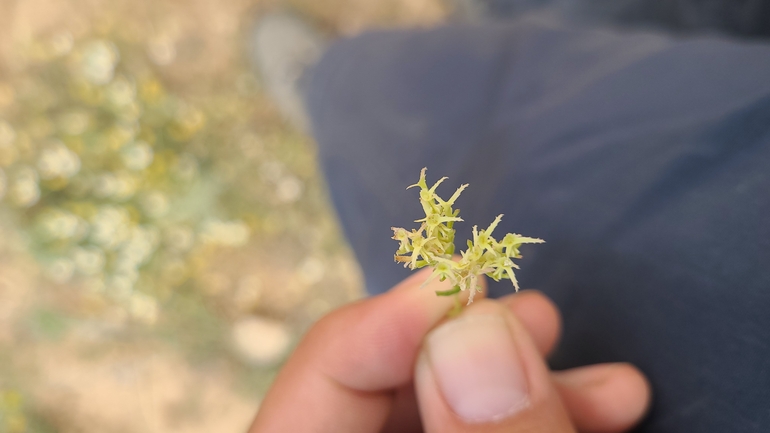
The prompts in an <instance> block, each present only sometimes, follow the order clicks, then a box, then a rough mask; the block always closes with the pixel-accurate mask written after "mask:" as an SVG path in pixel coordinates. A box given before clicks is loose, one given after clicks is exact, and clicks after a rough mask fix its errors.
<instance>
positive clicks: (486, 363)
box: [415, 301, 575, 433]
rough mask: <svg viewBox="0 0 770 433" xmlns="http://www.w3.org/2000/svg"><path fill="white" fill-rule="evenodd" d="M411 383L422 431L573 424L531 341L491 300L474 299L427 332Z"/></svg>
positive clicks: (488, 431)
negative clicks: (471, 303)
mask: <svg viewBox="0 0 770 433" xmlns="http://www.w3.org/2000/svg"><path fill="white" fill-rule="evenodd" d="M415 386H416V389H417V399H418V402H419V406H420V413H421V415H422V420H423V426H424V428H425V431H426V432H429V433H430V432H442V433H444V432H446V433H454V432H485V433H496V432H511V431H526V432H530V433H537V432H549V433H572V432H574V431H575V430H574V428H573V426H572V423H571V421H570V418H569V416H568V414H567V411H566V409H565V408H564V406H563V405H562V403H561V400H560V398H559V395H558V393H557V392H556V390H555V388H554V386H553V383H552V382H551V377H550V373H549V371H548V368H547V366H546V364H545V362H544V361H543V357H542V356H541V355H540V353H539V352H538V348H537V347H536V346H535V344H534V342H533V341H532V340H531V338H530V337H529V335H528V334H527V331H526V329H525V328H524V326H523V325H522V324H521V323H520V322H519V321H518V320H517V319H516V318H515V317H514V316H513V314H511V312H510V311H509V310H508V308H506V307H505V306H504V305H503V304H501V303H499V302H493V301H480V302H477V303H475V304H474V305H472V306H471V307H469V308H468V309H466V311H465V312H463V313H462V314H461V315H460V316H458V317H457V318H456V319H453V320H450V321H448V322H446V323H444V324H442V325H441V326H439V327H437V328H436V329H435V330H433V331H431V333H430V334H428V336H427V337H426V339H425V343H424V346H423V350H422V351H421V353H420V357H419V359H418V361H417V366H416V369H415Z"/></svg>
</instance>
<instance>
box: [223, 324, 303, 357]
mask: <svg viewBox="0 0 770 433" xmlns="http://www.w3.org/2000/svg"><path fill="white" fill-rule="evenodd" d="M232 340H233V344H234V346H235V349H236V352H237V353H238V354H239V355H240V356H241V358H242V359H243V360H244V361H246V362H248V363H249V364H254V365H260V366H268V365H275V364H277V363H279V362H280V361H281V360H282V359H283V358H284V357H285V356H286V354H287V352H288V351H289V348H290V346H291V340H292V337H291V332H290V331H289V329H288V327H287V326H286V325H285V324H283V323H282V322H279V321H277V320H271V319H267V318H263V317H248V318H245V319H241V320H239V321H238V322H236V323H235V324H234V325H233V328H232Z"/></svg>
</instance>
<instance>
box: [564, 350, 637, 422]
mask: <svg viewBox="0 0 770 433" xmlns="http://www.w3.org/2000/svg"><path fill="white" fill-rule="evenodd" d="M553 378H554V382H555V383H556V386H557V389H558V390H559V394H560V395H561V397H562V400H563V402H564V404H565V406H566V407H567V409H568V411H569V412H570V415H571V416H572V418H573V420H574V422H575V424H576V425H577V427H578V429H579V430H580V431H585V432H593V433H599V432H602V433H610V432H622V431H626V430H628V429H629V428H631V427H632V426H634V425H635V424H637V423H638V422H639V421H641V419H642V418H643V417H644V415H645V414H646V413H647V411H648V409H649V406H650V402H651V396H652V391H651V386H650V383H649V381H648V380H647V378H645V377H644V375H643V374H642V373H641V371H639V369H637V368H636V367H634V366H633V365H631V364H628V363H615V364H600V365H591V366H587V367H578V368H574V369H571V370H565V371H560V372H555V373H553Z"/></svg>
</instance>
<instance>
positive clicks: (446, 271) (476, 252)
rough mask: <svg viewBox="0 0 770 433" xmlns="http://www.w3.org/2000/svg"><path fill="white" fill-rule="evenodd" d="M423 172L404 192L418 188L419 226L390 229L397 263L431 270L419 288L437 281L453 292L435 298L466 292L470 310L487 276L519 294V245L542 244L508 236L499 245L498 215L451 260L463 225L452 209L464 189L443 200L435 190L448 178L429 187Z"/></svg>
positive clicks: (474, 234)
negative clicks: (422, 214)
mask: <svg viewBox="0 0 770 433" xmlns="http://www.w3.org/2000/svg"><path fill="white" fill-rule="evenodd" d="M426 171H427V169H425V168H423V169H422V171H421V172H420V179H419V180H418V181H417V183H415V184H414V185H410V186H409V187H407V189H409V188H414V187H417V188H420V205H421V206H422V209H423V211H424V212H425V217H424V218H420V219H418V220H415V222H417V223H420V227H419V228H418V229H412V230H411V231H408V230H406V229H403V228H400V227H393V239H394V240H396V241H398V242H399V247H398V250H396V254H395V256H394V258H395V261H396V262H399V263H403V264H404V266H405V267H407V268H409V269H412V270H414V269H419V268H422V267H425V266H431V267H432V268H433V273H431V275H430V277H428V279H427V280H426V281H425V283H423V286H425V285H426V284H428V283H429V282H430V281H433V280H434V279H436V278H438V279H439V280H440V281H446V280H449V281H450V282H451V283H452V289H450V290H447V291H437V292H436V294H437V295H439V296H449V295H458V294H459V293H460V292H461V291H466V290H468V291H469V298H468V305H470V304H471V303H472V302H473V297H474V294H475V293H476V292H477V291H480V287H479V285H478V279H479V277H480V276H481V275H487V276H489V277H490V278H492V279H493V280H495V281H500V280H502V279H509V280H511V283H512V284H513V287H514V289H515V290H516V291H518V290H519V283H518V280H517V279H516V275H515V274H514V272H513V270H514V269H519V266H518V265H516V263H514V262H513V260H512V259H519V258H521V257H522V256H521V253H520V252H519V248H520V247H521V245H523V244H539V243H543V242H545V241H543V240H542V239H538V238H530V237H526V236H521V235H518V234H514V233H508V234H506V235H505V236H504V237H503V238H502V241H497V240H496V239H495V238H494V237H493V236H492V233H493V232H494V231H495V229H496V228H497V226H498V225H499V224H500V221H501V220H502V218H503V216H502V215H498V216H497V217H496V218H495V219H494V221H492V223H491V224H489V226H488V227H487V228H486V229H482V230H479V229H478V227H477V226H473V232H472V239H471V240H469V241H468V242H467V245H468V248H467V249H466V250H465V251H460V258H459V260H454V259H453V258H452V256H453V254H454V251H455V245H454V238H455V230H454V223H455V222H458V221H462V218H460V216H459V215H460V210H459V209H454V208H453V206H454V204H455V202H456V201H457V199H458V198H459V197H460V194H461V193H462V192H463V191H464V190H465V189H466V188H467V187H468V184H464V185H461V186H460V187H459V188H457V190H456V191H455V193H454V194H453V195H452V196H451V197H450V198H449V200H444V199H442V198H441V197H439V196H438V195H437V194H436V189H437V187H438V186H439V185H440V184H441V183H442V182H444V181H445V180H446V179H447V178H446V177H443V178H441V179H439V180H438V182H436V183H435V184H433V186H431V187H428V182H427V180H426V177H425V173H426ZM458 305H459V304H458Z"/></svg>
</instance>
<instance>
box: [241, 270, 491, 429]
mask: <svg viewBox="0 0 770 433" xmlns="http://www.w3.org/2000/svg"><path fill="white" fill-rule="evenodd" d="M428 275H429V271H426V272H420V273H418V274H416V275H414V276H412V277H411V278H409V279H407V280H405V281H404V282H403V283H401V284H399V285H398V286H397V287H396V288H394V289H393V290H391V291H390V292H388V293H386V294H384V295H380V296H377V297H374V298H370V299H366V300H363V301H359V302H357V303H354V304H351V305H348V306H346V307H344V308H342V309H340V310H337V311H335V312H333V313H332V314H330V315H328V316H327V317H325V318H323V319H321V320H320V321H319V322H318V323H317V324H316V325H315V326H314V327H313V328H312V329H311V330H310V331H309V332H308V334H307V335H306V336H305V338H304V339H303V341H302V342H301V343H300V345H299V346H298V347H297V349H296V350H295V352H294V353H293V354H292V356H291V357H290V359H289V360H288V361H287V363H286V365H285V366H284V367H283V369H282V370H281V372H280V373H279V375H278V377H277V378H276V380H275V382H274V383H273V386H272V387H271V389H270V391H269V392H268V394H267V396H266V397H265V399H264V401H263V403H262V405H261V408H260V411H259V413H258V414H257V417H256V419H255V421H254V424H253V425H252V429H251V431H252V432H274V431H275V432H287V431H297V432H301V431H314V432H325V431H333V432H343V433H344V432H375V431H379V430H380V429H381V428H382V426H383V424H384V422H385V419H386V417H387V416H388V413H389V412H390V408H391V405H392V401H393V391H394V390H395V389H397V388H400V387H403V386H405V385H406V384H408V383H409V382H411V380H412V373H413V366H414V362H415V358H416V356H417V353H418V351H419V348H420V345H421V342H422V339H423V337H424V336H425V334H426V333H427V332H428V330H430V329H431V328H432V327H433V326H434V325H435V324H436V323H438V322H439V321H440V320H441V319H442V318H443V317H444V316H445V315H446V313H447V312H448V311H449V310H450V309H451V308H452V307H453V305H454V300H453V299H451V298H448V297H437V296H436V295H435V293H434V291H435V290H446V289H449V287H448V283H441V282H438V281H436V282H433V283H431V284H429V285H427V286H426V287H424V288H422V289H420V285H421V284H422V283H423V282H424V281H425V280H426V279H427V277H428ZM482 284H483V283H482ZM464 296H466V297H467V294H464ZM296 414H301V416H296Z"/></svg>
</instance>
